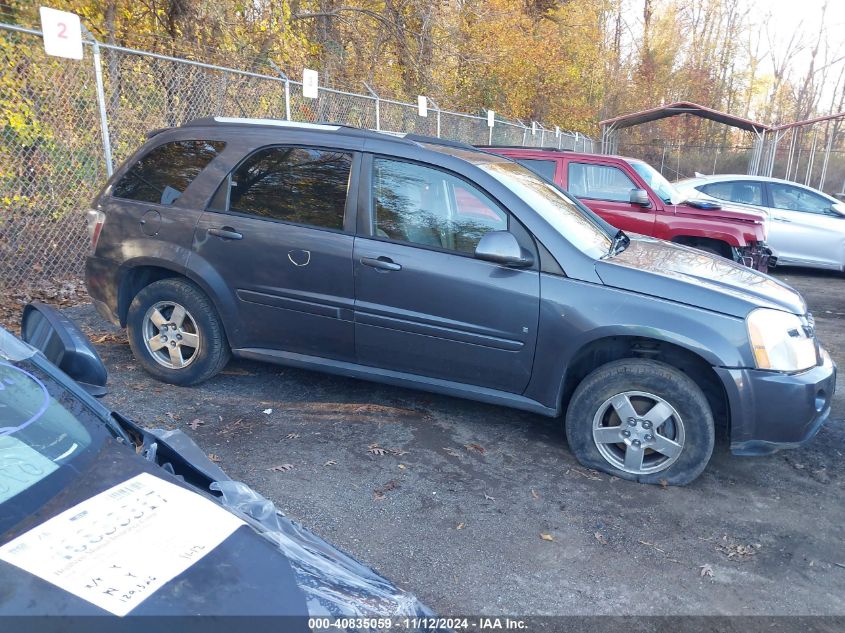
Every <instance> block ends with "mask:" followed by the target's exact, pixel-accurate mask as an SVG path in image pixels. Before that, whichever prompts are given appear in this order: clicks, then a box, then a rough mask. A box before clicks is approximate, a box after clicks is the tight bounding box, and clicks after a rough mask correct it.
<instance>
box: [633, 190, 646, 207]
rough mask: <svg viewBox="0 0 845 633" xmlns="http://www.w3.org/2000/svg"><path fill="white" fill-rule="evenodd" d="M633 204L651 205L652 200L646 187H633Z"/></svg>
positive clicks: (640, 205)
mask: <svg viewBox="0 0 845 633" xmlns="http://www.w3.org/2000/svg"><path fill="white" fill-rule="evenodd" d="M630 202H631V204H635V205H637V206H639V207H650V206H651V200H650V199H649V197H648V192H647V191H646V190H645V189H631V197H630Z"/></svg>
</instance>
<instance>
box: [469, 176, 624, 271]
mask: <svg viewBox="0 0 845 633" xmlns="http://www.w3.org/2000/svg"><path fill="white" fill-rule="evenodd" d="M478 166H479V167H480V168H481V169H483V170H484V171H486V172H487V173H488V174H490V175H491V176H493V177H494V178H496V180H498V181H499V182H501V183H502V184H503V185H505V186H506V187H507V188H508V189H510V190H511V191H513V192H514V193H515V194H516V195H517V196H519V197H520V198H521V199H522V200H524V201H525V203H526V204H528V205H529V206H530V207H531V208H532V209H534V210H535V211H536V212H537V213H539V214H540V215H541V216H542V217H543V219H545V220H546V221H547V222H548V223H549V224H551V225H552V227H554V229H555V230H556V231H558V232H559V233H560V234H561V235H563V236H564V237H565V238H566V239H567V240H568V241H569V242H570V243H571V244H572V245H573V246H575V247H576V248H577V249H578V250H580V251H581V252H582V253H585V254H586V255H589V256H590V257H594V258H596V259H598V258H600V257H603V256H605V255H606V254H607V252H608V250H609V249H610V244H611V239H610V236H609V235H608V234H607V233H606V232H605V231H604V230H602V228H601V227H600V225H599V224H598V223H596V222H594V221H593V220H592V219H591V218H590V217H588V216H587V215H586V214H585V213H584V212H582V211H581V209H579V207H578V205H576V204H575V203H574V202H573V201H572V200H570V199H569V198H568V197H567V196H566V194H564V193H563V192H562V191H561V190H560V189H558V188H557V187H556V186H555V185H553V184H551V183H549V182H547V181H545V180H543V179H542V178H540V177H539V176H537V174H535V173H534V172H533V171H531V170H530V169H528V168H526V167H523V166H522V165H519V164H517V163H513V162H505V161H501V162H498V161H497V162H487V163H480V164H479V165H478Z"/></svg>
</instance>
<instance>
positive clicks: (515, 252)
mask: <svg viewBox="0 0 845 633" xmlns="http://www.w3.org/2000/svg"><path fill="white" fill-rule="evenodd" d="M475 257H476V258H477V259H483V260H485V261H488V262H495V263H497V264H501V265H502V266H509V267H510V268H525V267H527V266H530V265H531V264H533V263H534V258H533V257H531V254H530V253H529V252H528V251H526V250H524V249H523V248H522V247H521V246H520V245H519V242H517V241H516V238H515V237H514V235H513V233H509V232H508V231H490V232H489V233H485V234H484V236H483V237H482V238H481V240H480V241H479V242H478V246H476V247H475Z"/></svg>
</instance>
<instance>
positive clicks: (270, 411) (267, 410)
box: [261, 409, 273, 415]
mask: <svg viewBox="0 0 845 633" xmlns="http://www.w3.org/2000/svg"><path fill="white" fill-rule="evenodd" d="M261 413H265V414H267V415H270V414H271V413H273V409H264V411H262V412H261Z"/></svg>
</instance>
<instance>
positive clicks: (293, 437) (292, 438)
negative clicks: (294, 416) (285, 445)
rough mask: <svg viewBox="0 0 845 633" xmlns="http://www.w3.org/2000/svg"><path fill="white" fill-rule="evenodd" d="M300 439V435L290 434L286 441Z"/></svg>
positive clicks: (286, 436)
mask: <svg viewBox="0 0 845 633" xmlns="http://www.w3.org/2000/svg"><path fill="white" fill-rule="evenodd" d="M298 437H299V433H288V434H287V435H285V439H286V440H295V439H296V438H298Z"/></svg>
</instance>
